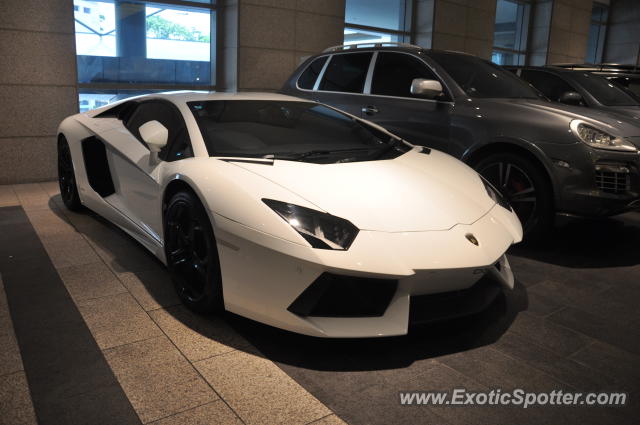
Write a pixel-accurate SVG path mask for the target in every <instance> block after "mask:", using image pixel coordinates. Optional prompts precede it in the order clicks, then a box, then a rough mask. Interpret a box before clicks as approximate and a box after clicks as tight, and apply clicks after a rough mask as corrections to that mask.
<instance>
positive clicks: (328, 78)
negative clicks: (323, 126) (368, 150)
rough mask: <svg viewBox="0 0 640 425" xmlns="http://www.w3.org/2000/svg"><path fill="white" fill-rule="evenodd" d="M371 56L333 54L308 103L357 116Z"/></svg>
mask: <svg viewBox="0 0 640 425" xmlns="http://www.w3.org/2000/svg"><path fill="white" fill-rule="evenodd" d="M372 57H373V53H372V52H358V53H336V54H334V55H332V56H331V57H330V58H329V62H328V63H327V64H326V65H325V66H324V72H322V73H321V75H320V78H321V79H320V81H318V82H317V83H316V87H315V89H316V90H315V91H314V92H313V95H312V96H311V98H312V99H314V100H316V101H318V102H322V103H326V104H328V105H331V106H334V107H336V108H338V109H342V110H343V111H346V112H348V113H350V114H353V115H356V116H358V117H359V116H361V111H360V110H361V108H362V106H361V103H362V92H363V90H364V87H365V82H366V79H367V74H368V72H369V67H370V65H371V58H372Z"/></svg>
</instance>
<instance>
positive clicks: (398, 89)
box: [371, 52, 438, 97]
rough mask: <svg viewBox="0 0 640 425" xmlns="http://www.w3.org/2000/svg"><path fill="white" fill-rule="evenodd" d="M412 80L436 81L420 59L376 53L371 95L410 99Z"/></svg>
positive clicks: (399, 54)
mask: <svg viewBox="0 0 640 425" xmlns="http://www.w3.org/2000/svg"><path fill="white" fill-rule="evenodd" d="M414 78H426V79H429V80H437V79H438V78H437V77H436V76H435V75H434V74H433V72H431V70H430V69H429V68H428V67H427V65H425V64H424V62H422V61H421V60H420V59H417V58H415V57H413V56H410V55H406V54H403V53H385V52H381V53H378V58H377V59H376V66H375V70H374V72H373V79H372V81H371V93H372V94H380V95H385V96H398V97H412V95H411V83H412V82H413V79H414Z"/></svg>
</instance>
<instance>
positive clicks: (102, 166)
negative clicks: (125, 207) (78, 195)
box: [82, 136, 116, 198]
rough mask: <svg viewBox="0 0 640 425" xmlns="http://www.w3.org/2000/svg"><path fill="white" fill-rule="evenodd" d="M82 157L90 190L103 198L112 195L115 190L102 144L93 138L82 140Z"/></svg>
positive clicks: (105, 151)
mask: <svg viewBox="0 0 640 425" xmlns="http://www.w3.org/2000/svg"><path fill="white" fill-rule="evenodd" d="M82 157H83V158H84V167H85V169H86V170H87V178H88V179H89V185H90V186H91V188H92V189H93V190H95V191H96V192H97V193H98V194H99V195H100V196H102V197H103V198H105V197H107V196H109V195H113V194H114V193H115V192H116V189H115V187H114V186H113V179H112V178H111V171H110V170H109V162H108V161H107V150H106V148H105V146H104V143H103V142H102V141H100V140H99V139H98V138H97V137H95V136H91V137H87V138H86V139H83V140H82Z"/></svg>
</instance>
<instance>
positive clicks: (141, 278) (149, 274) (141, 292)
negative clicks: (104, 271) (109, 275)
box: [118, 269, 181, 311]
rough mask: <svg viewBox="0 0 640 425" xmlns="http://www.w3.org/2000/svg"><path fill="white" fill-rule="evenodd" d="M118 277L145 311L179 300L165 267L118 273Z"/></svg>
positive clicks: (178, 302) (172, 303)
mask: <svg viewBox="0 0 640 425" xmlns="http://www.w3.org/2000/svg"><path fill="white" fill-rule="evenodd" d="M118 278H119V279H120V281H121V282H122V284H123V285H124V286H125V287H126V288H127V289H128V290H129V292H131V295H133V296H134V297H135V298H136V300H138V302H139V303H140V305H141V306H142V308H144V309H145V310H147V311H149V310H156V309H159V308H162V307H168V306H172V305H176V304H180V302H181V301H180V298H179V297H178V294H177V293H176V290H175V288H174V286H173V282H172V281H171V277H170V276H169V272H168V271H167V270H166V269H159V270H150V271H141V272H135V273H131V272H128V273H119V274H118Z"/></svg>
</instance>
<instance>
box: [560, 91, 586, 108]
mask: <svg viewBox="0 0 640 425" xmlns="http://www.w3.org/2000/svg"><path fill="white" fill-rule="evenodd" d="M558 100H559V101H560V103H564V104H567V105H574V106H581V105H582V96H581V95H580V93H578V92H575V91H567V92H564V93H562V96H560V99H558Z"/></svg>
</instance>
